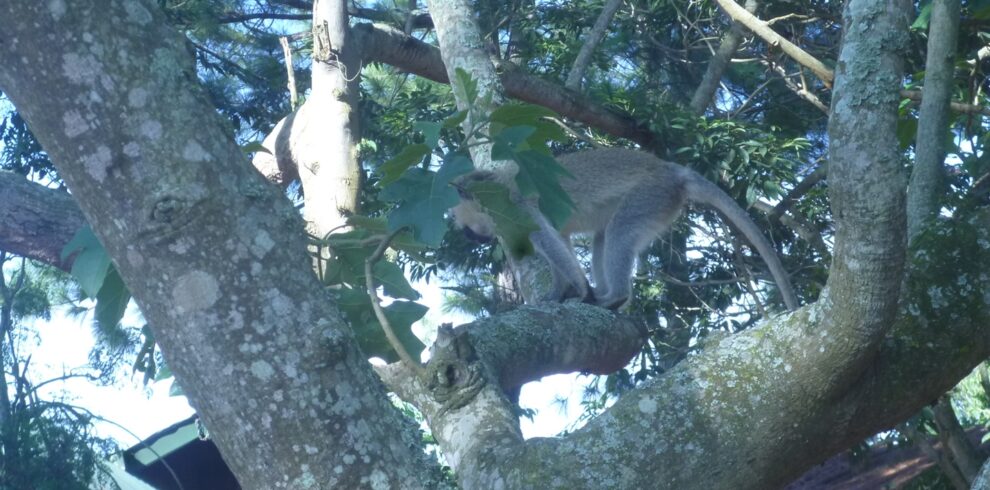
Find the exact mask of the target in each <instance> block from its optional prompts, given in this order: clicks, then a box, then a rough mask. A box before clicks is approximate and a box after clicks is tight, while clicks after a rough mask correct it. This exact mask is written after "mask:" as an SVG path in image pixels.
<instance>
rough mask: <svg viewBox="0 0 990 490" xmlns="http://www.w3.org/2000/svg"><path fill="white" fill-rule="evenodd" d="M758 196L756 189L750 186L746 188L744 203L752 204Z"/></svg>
mask: <svg viewBox="0 0 990 490" xmlns="http://www.w3.org/2000/svg"><path fill="white" fill-rule="evenodd" d="M758 197H759V196H757V195H756V189H754V188H753V187H752V186H749V187H747V188H746V204H753V203H754V202H756V199H757V198H758Z"/></svg>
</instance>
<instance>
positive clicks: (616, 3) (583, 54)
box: [564, 0, 622, 92]
mask: <svg viewBox="0 0 990 490" xmlns="http://www.w3.org/2000/svg"><path fill="white" fill-rule="evenodd" d="M621 5H622V0H605V5H604V6H603V7H602V12H601V13H600V14H598V19H596V20H595V25H594V26H592V27H591V30H590V31H588V36H587V37H586V38H585V40H584V44H583V45H582V46H581V51H579V52H578V55H577V58H575V59H574V64H573V65H572V66H571V72H570V73H569V74H568V75H567V81H566V82H564V86H565V87H567V88H568V89H570V90H574V91H576V92H580V91H581V82H582V81H583V80H584V72H585V71H586V70H587V69H588V65H589V64H591V57H592V56H593V55H594V54H595V50H596V49H598V43H600V42H601V41H602V39H604V38H605V33H606V32H608V25H609V23H611V22H612V17H613V16H614V15H615V12H616V11H618V10H619V7H620V6H621Z"/></svg>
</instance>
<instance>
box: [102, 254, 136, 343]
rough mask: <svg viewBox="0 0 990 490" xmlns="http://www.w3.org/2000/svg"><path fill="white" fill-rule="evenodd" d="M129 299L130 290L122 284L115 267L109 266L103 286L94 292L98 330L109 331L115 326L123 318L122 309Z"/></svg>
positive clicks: (124, 308)
mask: <svg viewBox="0 0 990 490" xmlns="http://www.w3.org/2000/svg"><path fill="white" fill-rule="evenodd" d="M130 300H131V292H130V291H129V290H128V289H127V286H125V285H124V281H123V280H122V279H121V278H120V274H118V273H117V269H116V268H114V267H111V268H110V270H109V271H108V272H107V275H106V280H104V281H103V286H102V287H101V288H100V291H99V292H98V293H97V294H96V311H95V313H94V317H95V318H96V321H97V323H98V324H99V328H100V330H102V331H103V332H110V331H112V330H114V329H116V328H117V326H118V325H119V324H120V320H121V319H123V318H124V311H125V310H126V309H127V302H128V301H130Z"/></svg>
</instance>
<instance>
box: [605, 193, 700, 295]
mask: <svg viewBox="0 0 990 490" xmlns="http://www.w3.org/2000/svg"><path fill="white" fill-rule="evenodd" d="M651 190H652V191H653V192H652V193H650V192H647V191H643V190H635V191H634V192H631V193H630V195H629V197H627V198H626V199H625V200H624V201H623V203H622V204H621V205H620V206H619V209H617V210H616V212H615V215H614V216H612V219H611V220H609V222H608V226H606V227H605V246H604V249H605V250H604V255H605V257H604V260H603V261H602V263H603V266H602V267H601V268H602V269H603V270H602V271H601V274H602V276H603V279H604V281H601V282H602V284H598V283H599V282H600V281H599V279H598V278H595V282H596V284H595V286H596V288H595V296H596V297H597V298H598V299H597V304H598V306H601V307H603V308H609V309H613V310H614V309H619V308H620V307H622V305H624V304H625V303H626V302H627V301H628V300H629V297H630V296H631V294H632V273H633V266H634V265H635V263H636V257H637V256H639V253H640V252H642V251H643V249H644V248H646V246H647V245H649V244H650V242H652V241H653V240H654V239H655V238H656V237H657V235H659V234H660V233H661V232H663V230H666V229H667V228H669V227H670V225H671V223H673V222H674V220H675V219H677V216H678V214H680V211H681V208H682V207H683V205H684V199H683V195H682V194H681V193H679V192H667V193H660V194H656V189H651ZM596 252H597V251H596Z"/></svg>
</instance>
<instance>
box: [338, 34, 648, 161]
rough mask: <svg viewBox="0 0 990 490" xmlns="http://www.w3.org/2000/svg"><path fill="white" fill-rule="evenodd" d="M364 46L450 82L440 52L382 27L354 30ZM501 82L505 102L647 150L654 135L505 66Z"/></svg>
mask: <svg viewBox="0 0 990 490" xmlns="http://www.w3.org/2000/svg"><path fill="white" fill-rule="evenodd" d="M353 31H354V35H355V36H361V39H360V40H359V41H357V42H358V43H359V44H361V45H362V46H364V52H365V56H366V59H368V60H369V61H378V62H381V63H386V64H389V65H392V66H394V67H396V68H398V69H400V70H405V71H408V72H410V73H413V74H415V75H418V76H421V77H424V78H427V79H429V80H433V81H435V82H439V83H449V80H448V79H447V74H446V71H445V69H444V64H443V60H442V59H441V57H440V50H438V49H437V48H436V46H432V45H430V44H427V43H424V42H422V41H420V40H418V39H416V38H413V37H410V36H407V35H405V34H404V33H403V32H402V31H400V30H398V29H392V28H389V27H386V26H380V25H371V24H358V25H356V26H354V28H353ZM500 69H501V72H500V74H499V75H500V78H501V80H502V84H503V86H504V87H505V92H506V94H507V95H509V96H510V97H513V98H516V99H519V100H522V101H525V102H530V103H533V104H538V105H542V106H544V107H547V108H549V109H552V110H553V111H555V112H557V113H558V114H560V115H562V116H565V117H568V118H570V119H573V120H575V121H580V122H582V123H585V124H587V125H589V126H592V127H595V128H597V129H599V130H601V131H604V132H606V133H608V134H611V135H613V136H618V137H620V138H627V139H629V140H631V141H635V142H637V143H640V144H641V145H644V146H647V147H652V146H653V145H654V144H655V140H654V136H653V134H652V133H651V132H650V131H649V129H648V128H646V127H645V126H644V125H641V124H639V123H638V122H637V121H636V120H635V119H633V118H631V117H629V116H628V115H626V114H623V113H621V112H618V111H614V110H611V109H608V108H606V107H603V106H601V105H600V104H598V103H596V102H594V101H593V100H591V99H589V98H587V97H583V96H582V95H580V94H578V93H576V92H573V91H570V90H567V89H565V88H563V87H561V86H560V85H558V84H555V83H552V82H548V81H546V80H543V79H541V78H539V77H537V76H535V75H530V74H528V73H526V72H524V71H522V70H521V69H519V68H516V67H514V65H511V64H509V63H505V64H504V65H503V66H501V67H500Z"/></svg>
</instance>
